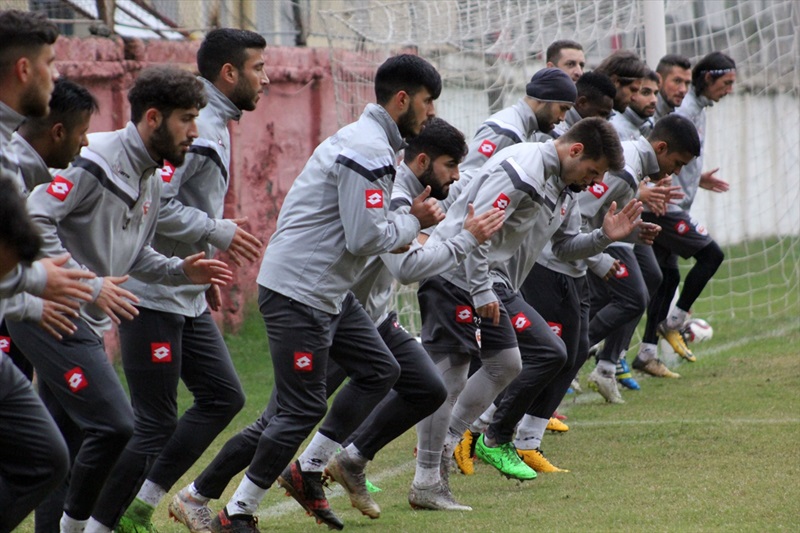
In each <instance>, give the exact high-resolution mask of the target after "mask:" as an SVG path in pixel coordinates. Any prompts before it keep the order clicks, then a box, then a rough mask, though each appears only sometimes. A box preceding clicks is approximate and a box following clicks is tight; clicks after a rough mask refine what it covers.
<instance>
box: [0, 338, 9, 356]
mask: <svg viewBox="0 0 800 533" xmlns="http://www.w3.org/2000/svg"><path fill="white" fill-rule="evenodd" d="M10 351H11V337H2V336H0V352H3V353H8V352H10Z"/></svg>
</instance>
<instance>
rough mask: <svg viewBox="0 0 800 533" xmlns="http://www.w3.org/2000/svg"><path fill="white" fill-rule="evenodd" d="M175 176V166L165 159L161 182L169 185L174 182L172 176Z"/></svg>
mask: <svg viewBox="0 0 800 533" xmlns="http://www.w3.org/2000/svg"><path fill="white" fill-rule="evenodd" d="M174 175H175V165H173V164H172V163H170V162H169V161H167V160H166V159H165V160H164V166H163V167H161V180H162V181H163V182H164V183H169V182H171V181H172V176H174Z"/></svg>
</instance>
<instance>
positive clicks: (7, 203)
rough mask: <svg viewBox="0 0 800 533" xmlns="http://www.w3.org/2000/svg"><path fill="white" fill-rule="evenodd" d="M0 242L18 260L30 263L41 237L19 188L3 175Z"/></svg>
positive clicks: (40, 242)
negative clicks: (15, 255) (10, 250)
mask: <svg viewBox="0 0 800 533" xmlns="http://www.w3.org/2000/svg"><path fill="white" fill-rule="evenodd" d="M0 198H2V199H3V201H2V202H0V242H2V243H3V244H4V245H6V246H7V247H9V248H11V249H12V250H13V251H14V252H16V254H17V256H18V257H19V260H20V261H22V262H24V263H30V262H32V261H33V260H34V259H36V256H37V255H38V254H39V249H40V248H41V247H42V237H41V236H40V235H39V230H38V229H37V228H36V225H35V224H34V223H33V221H32V220H31V218H30V216H28V211H27V210H26V209H25V200H24V199H23V198H22V195H21V194H20V193H19V187H17V184H16V183H14V182H13V181H12V180H11V179H9V178H7V177H6V175H5V174H3V175H0Z"/></svg>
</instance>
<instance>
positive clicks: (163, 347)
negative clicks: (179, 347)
mask: <svg viewBox="0 0 800 533" xmlns="http://www.w3.org/2000/svg"><path fill="white" fill-rule="evenodd" d="M150 352H151V354H152V357H153V359H152V361H153V362H154V363H171V362H172V347H171V346H170V344H169V343H168V342H153V343H150Z"/></svg>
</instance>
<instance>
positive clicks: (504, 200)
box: [492, 193, 511, 211]
mask: <svg viewBox="0 0 800 533" xmlns="http://www.w3.org/2000/svg"><path fill="white" fill-rule="evenodd" d="M510 203H511V199H509V197H508V196H506V195H505V194H503V193H500V196H498V197H497V200H495V201H494V203H493V204H492V206H493V207H496V208H498V209H502V210H503V211H505V210H506V207H508V204H510Z"/></svg>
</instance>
